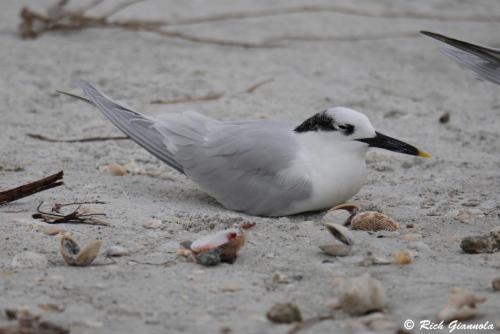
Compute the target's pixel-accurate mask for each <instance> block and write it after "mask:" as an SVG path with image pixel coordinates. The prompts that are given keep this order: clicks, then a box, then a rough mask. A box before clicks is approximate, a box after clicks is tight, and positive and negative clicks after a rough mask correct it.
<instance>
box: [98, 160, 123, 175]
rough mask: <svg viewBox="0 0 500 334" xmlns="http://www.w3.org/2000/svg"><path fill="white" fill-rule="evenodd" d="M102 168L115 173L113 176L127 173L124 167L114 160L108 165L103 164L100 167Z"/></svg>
mask: <svg viewBox="0 0 500 334" xmlns="http://www.w3.org/2000/svg"><path fill="white" fill-rule="evenodd" d="M102 170H103V171H105V172H107V173H109V174H112V175H115V176H123V175H125V174H127V170H126V169H125V167H123V166H122V165H120V164H118V163H116V162H113V163H110V164H109V165H106V166H104V167H103V168H102Z"/></svg>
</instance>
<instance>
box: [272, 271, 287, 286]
mask: <svg viewBox="0 0 500 334" xmlns="http://www.w3.org/2000/svg"><path fill="white" fill-rule="evenodd" d="M272 280H273V283H279V284H287V283H288V277H287V276H286V275H285V274H283V273H280V272H279V271H275V272H274V273H273V275H272Z"/></svg>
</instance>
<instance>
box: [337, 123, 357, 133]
mask: <svg viewBox="0 0 500 334" xmlns="http://www.w3.org/2000/svg"><path fill="white" fill-rule="evenodd" d="M338 128H339V129H340V130H341V131H342V132H343V133H344V134H345V135H346V136H349V135H352V134H353V133H354V125H352V124H339V125H338Z"/></svg>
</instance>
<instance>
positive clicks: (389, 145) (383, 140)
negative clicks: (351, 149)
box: [358, 131, 430, 158]
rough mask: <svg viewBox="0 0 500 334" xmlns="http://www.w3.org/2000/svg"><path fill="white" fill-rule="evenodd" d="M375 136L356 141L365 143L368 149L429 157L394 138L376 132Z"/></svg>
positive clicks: (427, 154) (425, 153)
mask: <svg viewBox="0 0 500 334" xmlns="http://www.w3.org/2000/svg"><path fill="white" fill-rule="evenodd" d="M375 134H376V136H375V137H372V138H363V139H358V141H361V142H363V143H367V144H368V145H370V147H379V148H384V149H386V150H389V151H394V152H399V153H404V154H410V155H418V156H419V157H424V158H428V157H430V155H429V153H427V152H425V151H422V150H419V149H418V148H416V147H415V146H412V145H410V144H407V143H405V142H402V141H401V140H397V139H395V138H392V137H389V136H386V135H384V134H382V133H380V132H376V131H375Z"/></svg>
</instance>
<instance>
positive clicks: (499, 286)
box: [491, 276, 500, 291]
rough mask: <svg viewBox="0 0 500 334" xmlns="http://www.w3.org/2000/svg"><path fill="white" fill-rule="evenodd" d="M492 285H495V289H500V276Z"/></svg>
mask: <svg viewBox="0 0 500 334" xmlns="http://www.w3.org/2000/svg"><path fill="white" fill-rule="evenodd" d="M491 286H492V287H493V291H500V276H498V277H497V278H495V279H494V280H493V282H491Z"/></svg>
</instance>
